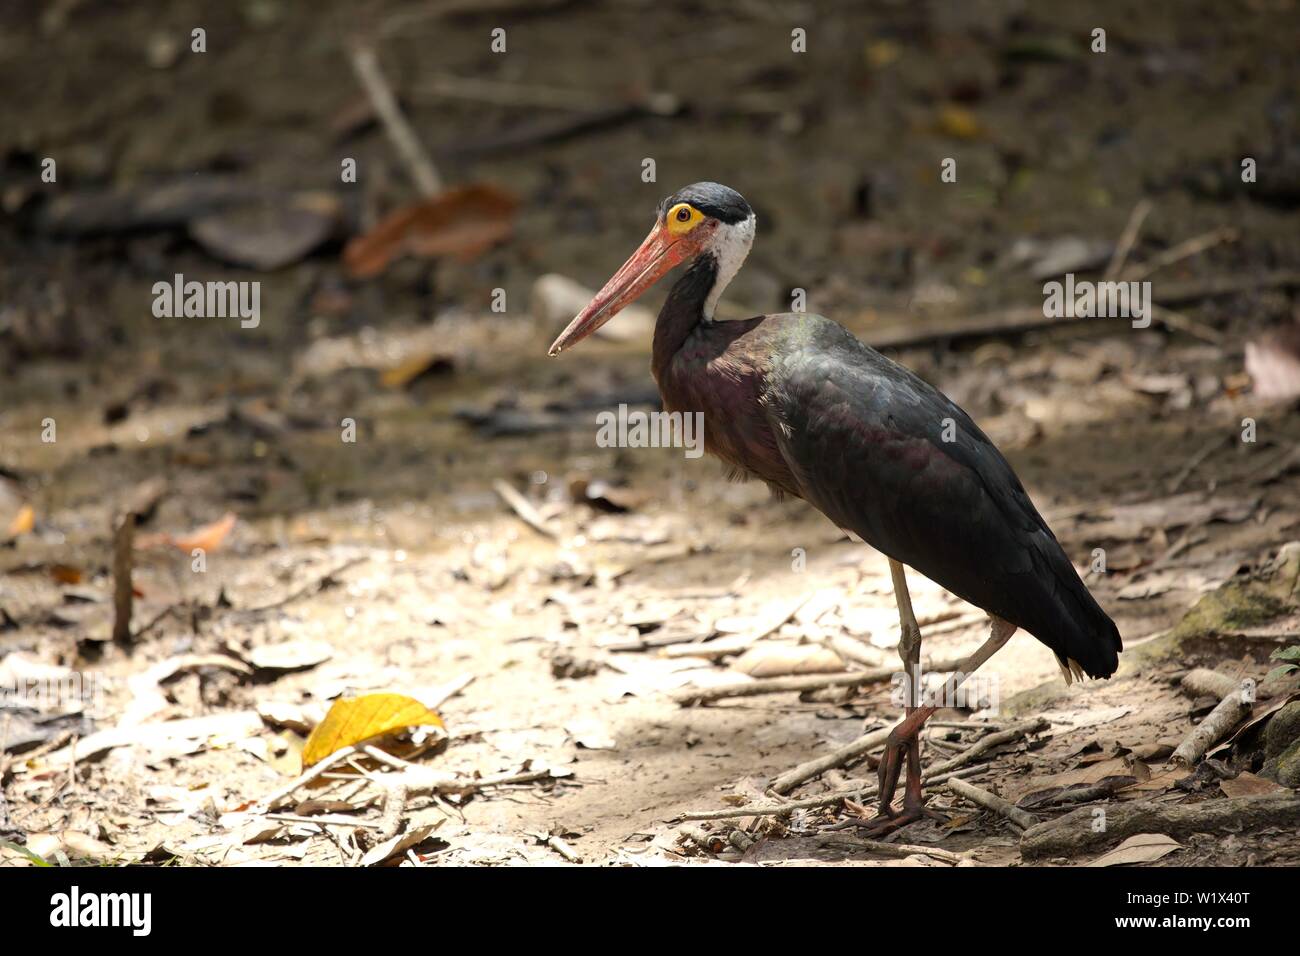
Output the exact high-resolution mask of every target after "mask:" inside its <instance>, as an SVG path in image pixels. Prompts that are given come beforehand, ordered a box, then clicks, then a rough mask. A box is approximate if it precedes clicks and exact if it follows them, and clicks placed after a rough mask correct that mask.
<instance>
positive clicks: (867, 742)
mask: <svg viewBox="0 0 1300 956" xmlns="http://www.w3.org/2000/svg"><path fill="white" fill-rule="evenodd" d="M889 732H890V728H889V727H882V728H880V729H879V730H873V731H871V732H870V733H866V734H863V735H862V736H861V737H859V738H858V739H857V740H854V741H851V742H849V743H847V744H845V745H844V746H843V747H840V748H838V749H836V750H833V751H831V752H830V753H828V754H826V755H825V756H824V757H817V758H816V759H814V760H807V761H805V762H803V763H801V764H799V766H797V767H795V768H794V769H793V770H787V771H786V772H785V773H783V774H781V775H780V776H779V777H777V778H776V779H775V780H773V781H772V785H771V786H770V787H769V788H768V789H769V790H771V791H772V792H773V793H789V792H790V791H791V790H793V789H794V788H795V787H797V786H799V784H801V783H803V782H805V781H807V780H811V779H812V778H813V777H816V776H818V775H819V774H823V773H825V772H826V771H827V770H832V769H834V768H837V767H843V766H844V765H845V764H847V763H849V762H850V761H852V760H855V759H857V758H858V757H860V756H862V755H863V754H865V753H866V752H867V751H869V750H875V749H876V748H877V747H881V746H883V745H884V743H885V739H886V738H887V737H888V736H889Z"/></svg>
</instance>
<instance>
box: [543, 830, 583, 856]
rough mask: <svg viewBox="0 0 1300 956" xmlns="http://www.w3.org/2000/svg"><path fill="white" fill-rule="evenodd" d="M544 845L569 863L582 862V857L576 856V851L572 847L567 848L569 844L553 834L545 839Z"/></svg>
mask: <svg viewBox="0 0 1300 956" xmlns="http://www.w3.org/2000/svg"><path fill="white" fill-rule="evenodd" d="M546 845H547V846H549V847H550V848H551V849H552V850H554V851H555V852H556V853H558V854H560V856H562V857H564V858H565V859H566V860H568V861H569V862H570V863H581V862H582V857H581V856H579V855H578V851H577V850H575V849H574V848H573V847H571V846H569V844H568V843H567V842H566V841H565V840H563V839H562V838H560V837H557V836H556V835H555V834H551V835H550V836H548V837H547V838H546Z"/></svg>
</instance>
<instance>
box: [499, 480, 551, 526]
mask: <svg viewBox="0 0 1300 956" xmlns="http://www.w3.org/2000/svg"><path fill="white" fill-rule="evenodd" d="M492 490H493V491H495V492H496V493H497V494H498V495H499V496H500V497H501V500H502V501H504V502H505V503H506V504H508V505H509V506H510V510H511V511H513V512H514V513H515V514H516V515H518V516H519V518H520V520H521V521H523V523H524V524H526V525H528V527H530V528H532V529H533V530H534V531H536V532H537V533H538V534H541V535H545V536H546V537H548V538H551V539H552V540H554V539H556V538H558V537H559V536H558V535H557V534H556V533H555V532H554V531H552V530H551V529H550V528H548V527H547V526H546V521H545V519H543V518H542V516H541V513H540V512H538V510H537V509H536V508H534V507H533V504H532V502H531V501H529V500H528V499H527V498H525V497H524V496H523V495H521V494H520V493H519V492H518V491H516V490H515V488H514V486H513V485H511V484H510V483H509V482H505V481H502V480H501V479H500V478H498V479H497V480H496V481H494V482H492Z"/></svg>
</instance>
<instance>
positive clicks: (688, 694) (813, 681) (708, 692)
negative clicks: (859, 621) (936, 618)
mask: <svg viewBox="0 0 1300 956" xmlns="http://www.w3.org/2000/svg"><path fill="white" fill-rule="evenodd" d="M962 663H963V662H962V661H932V662H930V663H928V664H926V665H925V666H924V667H923V671H924V672H925V673H947V672H950V671H957V670H961V665H962ZM900 667H901V665H900ZM900 673H902V671H901V670H900V669H899V667H877V668H873V669H869V670H858V671H845V672H844V673H842V674H808V675H804V676H799V677H763V678H759V679H758V680H749V681H736V682H735V683H730V684H717V685H715V686H713V687H686V688H683V689H681V690H678V691H674V692H673V694H672V695H671V696H672V698H673V700H675V701H677V703H679V704H683V705H686V704H707V703H711V702H712V701H715V700H724V699H726V698H730V697H756V696H758V695H760V694H781V693H786V692H790V691H798V692H800V693H803V692H804V691H809V690H822V689H824V688H827V687H855V686H857V685H859V684H874V683H878V682H880V681H885V680H890V679H892V678H893V676H894V675H895V674H900Z"/></svg>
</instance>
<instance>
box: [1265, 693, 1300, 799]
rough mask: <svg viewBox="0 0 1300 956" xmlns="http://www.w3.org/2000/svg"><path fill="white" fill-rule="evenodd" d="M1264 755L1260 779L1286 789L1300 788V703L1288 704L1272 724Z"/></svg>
mask: <svg viewBox="0 0 1300 956" xmlns="http://www.w3.org/2000/svg"><path fill="white" fill-rule="evenodd" d="M1264 756H1265V760H1264V767H1263V769H1261V770H1260V776H1262V777H1267V778H1268V779H1270V780H1276V781H1277V782H1278V783H1280V784H1282V786H1284V787H1291V788H1292V789H1296V788H1300V700H1297V701H1292V702H1291V703H1289V704H1287V705H1286V706H1285V707H1283V708H1282V709H1281V710H1279V711H1278V712H1277V713H1276V714H1274V715H1273V719H1272V720H1270V721H1269V722H1268V727H1267V729H1266V730H1265V731H1264Z"/></svg>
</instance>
